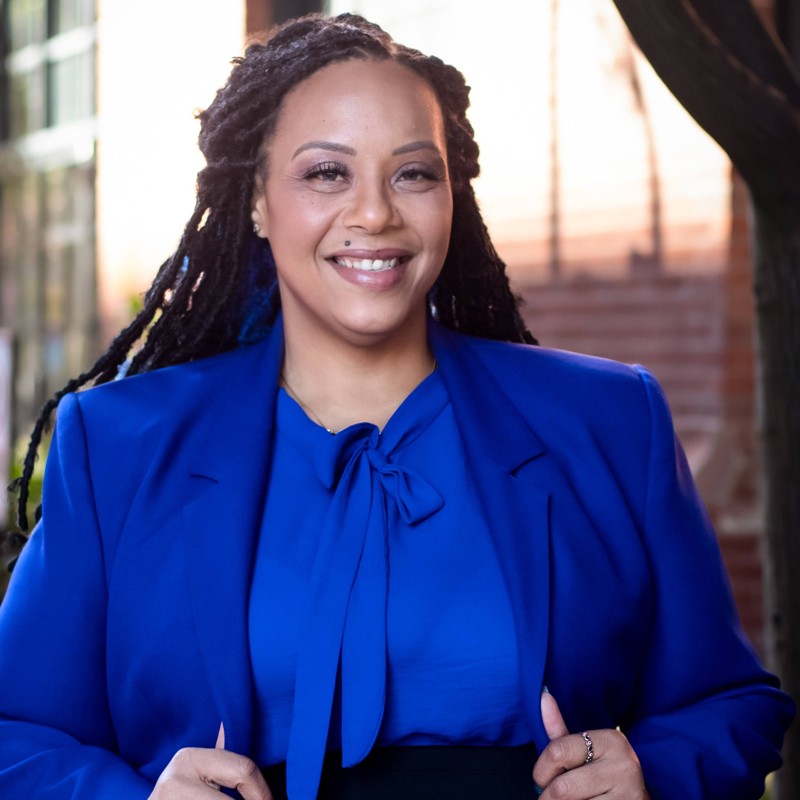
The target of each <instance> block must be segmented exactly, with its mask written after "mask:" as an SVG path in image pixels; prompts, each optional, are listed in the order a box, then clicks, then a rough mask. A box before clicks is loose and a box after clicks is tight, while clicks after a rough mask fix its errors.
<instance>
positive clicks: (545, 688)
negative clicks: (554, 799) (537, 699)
mask: <svg viewBox="0 0 800 800" xmlns="http://www.w3.org/2000/svg"><path fill="white" fill-rule="evenodd" d="M542 691H543V692H544V693H545V694H550V690H549V689H548V688H547V686H542ZM541 793H542V792H541V789H540V790H539V794H541Z"/></svg>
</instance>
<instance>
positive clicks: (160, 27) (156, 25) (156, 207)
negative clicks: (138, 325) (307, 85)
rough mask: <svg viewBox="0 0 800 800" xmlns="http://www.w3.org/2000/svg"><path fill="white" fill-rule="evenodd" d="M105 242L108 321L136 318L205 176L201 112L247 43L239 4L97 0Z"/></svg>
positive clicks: (233, 0)
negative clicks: (135, 305) (201, 173)
mask: <svg viewBox="0 0 800 800" xmlns="http://www.w3.org/2000/svg"><path fill="white" fill-rule="evenodd" d="M98 24H99V31H98V57H97V58H98V61H97V72H98V98H97V108H98V124H99V130H98V158H97V232H98V269H99V276H98V279H99V292H100V304H101V318H102V319H103V322H104V326H105V327H106V328H107V329H108V330H107V333H108V332H111V331H113V330H114V329H116V328H118V327H119V325H121V324H124V323H125V321H126V320H127V319H128V318H129V316H130V312H129V305H130V303H131V302H132V301H133V300H135V299H136V298H137V297H138V296H140V294H141V292H142V291H144V289H145V288H146V287H147V286H148V285H149V283H150V281H151V280H152V277H153V275H154V274H155V270H156V268H157V267H158V265H159V264H161V262H162V261H163V260H164V259H165V258H166V256H167V255H169V253H170V252H172V251H173V250H174V248H175V245H176V244H177V241H178V238H179V236H180V233H181V230H182V228H183V225H184V223H185V222H186V220H187V219H188V217H189V215H190V214H191V212H192V209H193V207H194V181H195V175H196V173H197V172H198V170H199V169H200V168H201V166H202V159H201V156H200V153H199V151H198V149H197V146H196V140H197V133H198V131H199V126H198V123H197V121H196V120H195V118H194V111H195V109H198V108H203V107H205V106H206V105H208V104H209V103H210V101H211V100H212V98H213V96H214V92H215V91H216V89H217V88H219V86H221V85H222V83H223V82H224V81H225V78H226V76H227V74H228V72H229V70H230V60H231V58H232V57H234V56H236V55H239V54H240V53H241V50H242V41H243V37H244V3H243V2H238V0H168V1H167V2H165V1H164V0H136V2H135V3H125V2H119V0H99V3H98Z"/></svg>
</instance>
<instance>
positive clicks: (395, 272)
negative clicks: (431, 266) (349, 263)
mask: <svg viewBox="0 0 800 800" xmlns="http://www.w3.org/2000/svg"><path fill="white" fill-rule="evenodd" d="M410 257H411V254H410V253H409V252H408V251H406V250H348V251H347V253H346V255H345V254H339V255H336V256H329V257H328V259H327V261H328V263H329V264H330V265H331V267H332V268H333V269H334V270H335V271H336V273H337V274H338V275H339V277H340V278H342V279H343V280H345V281H347V282H348V283H351V284H354V285H355V286H360V287H362V288H364V289H370V290H372V291H377V292H381V291H387V290H388V289H392V288H393V287H395V286H397V285H398V284H399V283H400V282H401V281H402V280H403V277H404V276H405V273H406V267H407V265H408V262H409V259H410ZM336 258H348V259H353V260H358V259H365V258H366V259H373V260H376V261H377V260H378V259H380V260H383V261H386V260H388V259H392V258H396V259H398V263H397V265H396V266H395V267H392V268H391V269H384V270H380V271H378V272H372V271H364V270H360V269H352V268H350V267H345V266H343V265H342V264H338V263H337V262H336V261H335V260H334V259H336Z"/></svg>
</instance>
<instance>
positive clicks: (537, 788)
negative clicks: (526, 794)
mask: <svg viewBox="0 0 800 800" xmlns="http://www.w3.org/2000/svg"><path fill="white" fill-rule="evenodd" d="M533 788H534V789H536V796H537V797H538V796H539V795H540V794H541V793H542V792H543V791H544V789H542V788H541V786H537V785H536V784H535V783H534V784H533Z"/></svg>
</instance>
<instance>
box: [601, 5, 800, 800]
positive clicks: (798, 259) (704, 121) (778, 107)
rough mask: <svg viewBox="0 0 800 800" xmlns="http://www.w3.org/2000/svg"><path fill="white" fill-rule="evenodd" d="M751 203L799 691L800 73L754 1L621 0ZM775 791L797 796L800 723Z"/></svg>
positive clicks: (777, 622) (775, 639)
mask: <svg viewBox="0 0 800 800" xmlns="http://www.w3.org/2000/svg"><path fill="white" fill-rule="evenodd" d="M614 4H615V5H616V6H617V9H618V10H619V12H620V14H621V16H622V18H623V19H624V20H625V24H626V25H627V26H628V28H629V30H630V31H631V34H632V35H633V38H634V39H635V40H636V42H637V44H638V45H639V47H640V48H641V50H642V52H643V53H644V55H645V56H646V58H647V59H648V60H649V61H650V63H651V64H652V65H653V67H654V69H655V70H656V72H657V73H658V75H659V77H660V78H661V79H662V80H663V81H664V83H665V84H666V85H667V87H668V88H669V89H670V91H671V92H672V93H673V94H674V95H675V97H676V98H677V99H678V101H679V102H680V103H681V104H682V105H683V106H684V107H685V108H686V110H687V111H688V112H689V113H690V114H691V115H692V116H693V117H694V118H695V120H696V121H697V122H698V123H699V124H700V125H701V126H702V127H703V128H704V129H705V130H706V132H707V133H708V134H709V135H710V136H712V137H713V138H714V139H715V140H716V141H717V143H718V144H719V145H720V146H721V147H722V148H723V149H724V150H725V151H726V153H727V154H728V156H729V157H730V159H731V161H732V162H733V164H734V165H735V167H736V169H737V170H738V171H739V173H740V174H741V175H742V177H743V178H744V180H745V181H746V183H747V185H748V188H749V190H750V195H751V198H752V203H753V220H754V232H753V233H754V290H755V296H756V317H757V322H756V327H757V333H758V345H757V355H758V359H757V361H758V394H759V398H758V401H759V402H758V423H759V426H760V440H761V452H762V459H763V471H762V474H763V496H764V509H765V534H766V535H765V540H766V547H765V549H766V554H767V559H766V564H765V570H764V572H765V577H766V589H767V600H768V605H767V613H766V620H767V630H766V636H767V642H768V655H769V658H770V662H769V663H770V667H771V668H772V669H773V670H775V671H776V672H777V673H778V675H779V676H780V678H781V681H782V684H783V687H784V689H786V691H788V692H789V693H790V694H791V695H792V696H794V697H795V698H798V699H800V80H798V77H797V74H796V72H795V71H794V69H793V67H792V65H791V63H790V60H789V59H788V57H787V56H786V53H785V52H784V50H783V49H782V47H781V46H780V44H779V43H778V42H776V41H775V40H774V39H773V37H772V35H771V34H770V33H769V32H768V31H767V30H766V29H765V28H764V26H763V25H762V23H761V20H760V18H759V17H758V15H757V13H756V11H755V9H754V8H753V6H752V5H751V3H750V2H749V0H614ZM783 753H784V760H785V764H784V767H783V769H782V770H781V771H780V772H779V773H778V775H777V779H776V785H775V800H797V798H798V797H800V721H798V720H795V722H794V724H793V726H792V728H791V729H790V730H789V733H788V735H787V738H786V743H785V746H784V751H783Z"/></svg>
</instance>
